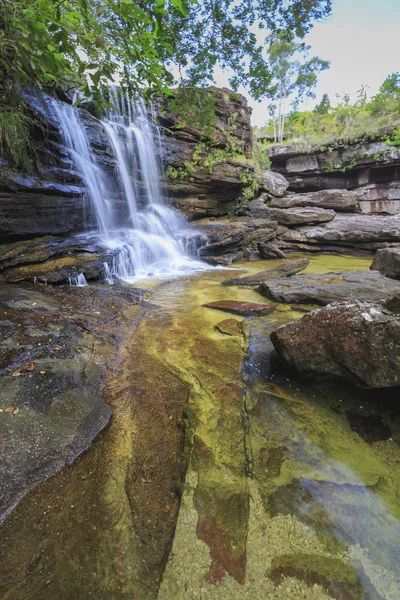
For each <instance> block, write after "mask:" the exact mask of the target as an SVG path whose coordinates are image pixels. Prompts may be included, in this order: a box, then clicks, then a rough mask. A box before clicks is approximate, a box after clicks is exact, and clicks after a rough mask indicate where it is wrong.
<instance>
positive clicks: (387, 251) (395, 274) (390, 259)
mask: <svg viewBox="0 0 400 600" xmlns="http://www.w3.org/2000/svg"><path fill="white" fill-rule="evenodd" d="M371 269H375V270H377V271H380V272H381V273H383V274H384V275H386V276H387V277H392V278H393V279H400V246H398V247H394V248H383V249H382V250H377V252H376V254H375V258H374V262H373V263H372V266H371Z"/></svg>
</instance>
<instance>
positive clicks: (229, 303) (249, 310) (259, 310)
mask: <svg viewBox="0 0 400 600" xmlns="http://www.w3.org/2000/svg"><path fill="white" fill-rule="evenodd" d="M203 306H204V307H205V308H214V309H215V310H222V311H224V312H230V313H233V314H234V315H242V316H243V317H264V316H265V315H269V314H271V313H272V312H274V310H275V308H274V307H273V306H270V305H269V304H258V303H256V302H239V301H237V300H221V301H219V302H209V303H208V304H203Z"/></svg>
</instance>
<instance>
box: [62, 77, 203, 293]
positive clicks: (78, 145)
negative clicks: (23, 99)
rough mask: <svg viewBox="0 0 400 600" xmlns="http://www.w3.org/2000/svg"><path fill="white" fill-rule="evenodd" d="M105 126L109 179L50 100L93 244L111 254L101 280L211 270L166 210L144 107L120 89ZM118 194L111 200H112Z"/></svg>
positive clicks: (66, 108)
mask: <svg viewBox="0 0 400 600" xmlns="http://www.w3.org/2000/svg"><path fill="white" fill-rule="evenodd" d="M110 94H111V98H110V99H111V102H112V104H113V105H114V107H115V108H114V109H112V110H110V111H109V112H108V114H107V116H106V117H105V118H104V119H103V125H104V129H105V132H106V134H107V136H108V140H109V144H110V148H111V149H112V154H113V158H114V160H115V166H116V168H115V172H114V173H112V172H108V171H107V170H106V169H105V167H103V166H102V165H101V164H100V162H99V160H98V159H97V157H96V154H95V152H94V151H93V149H92V148H91V145H90V141H89V138H88V135H87V132H86V130H85V127H84V125H83V123H82V122H81V120H80V118H79V112H78V111H77V109H75V108H74V107H72V106H70V105H68V104H66V103H63V102H58V101H56V100H53V101H52V106H53V109H54V111H55V113H56V115H57V119H58V122H59V124H60V130H61V132H62V135H63V138H64V142H65V145H66V147H67V149H68V150H69V151H70V153H71V155H72V158H73V160H74V162H75V164H76V167H77V170H78V171H79V174H80V175H81V177H82V179H83V181H84V182H85V184H86V188H87V194H88V199H89V201H90V205H91V207H92V208H93V212H94V215H95V218H96V223H97V234H96V243H97V244H98V245H100V246H101V247H103V248H105V249H106V250H107V251H109V253H110V255H111V257H112V258H111V259H110V261H109V262H107V263H106V264H107V267H108V268H107V267H106V266H105V280H106V281H108V282H109V283H111V282H112V281H113V280H114V278H117V279H123V280H125V281H128V282H131V283H133V282H135V281H138V280H142V279H146V278H149V277H152V278H157V279H160V278H161V279H164V278H171V277H176V276H180V275H189V274H192V273H196V272H198V271H203V270H209V269H210V268H211V267H210V266H209V265H207V264H205V263H203V262H201V261H199V260H196V254H197V247H198V243H199V239H200V235H199V234H198V233H197V232H196V231H195V230H194V229H192V228H190V227H189V226H188V224H187V222H186V220H185V218H184V217H183V216H182V215H181V214H180V213H179V212H178V211H176V210H174V209H173V208H171V207H169V206H167V205H166V203H165V200H164V197H163V193H162V190H161V186H160V181H161V173H160V167H159V160H158V156H159V153H160V152H159V150H160V149H159V148H157V145H158V144H160V143H161V136H160V131H159V129H158V128H157V126H156V124H155V121H154V119H153V118H152V116H151V115H149V114H148V112H147V109H146V107H145V104H144V102H143V101H139V102H133V101H132V100H131V99H130V98H129V97H128V96H124V95H122V94H121V92H120V90H119V89H118V88H112V89H111V91H110ZM116 191H117V197H116Z"/></svg>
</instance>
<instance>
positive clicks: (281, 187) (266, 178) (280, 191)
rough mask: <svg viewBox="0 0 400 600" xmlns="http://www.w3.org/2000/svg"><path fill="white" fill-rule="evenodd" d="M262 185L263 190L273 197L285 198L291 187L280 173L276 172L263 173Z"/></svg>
mask: <svg viewBox="0 0 400 600" xmlns="http://www.w3.org/2000/svg"><path fill="white" fill-rule="evenodd" d="M260 183H261V186H262V188H263V189H264V190H265V191H266V192H268V193H269V194H272V195H273V196H278V197H279V198H280V197H281V196H284V194H285V192H286V190H287V189H288V187H289V182H288V180H287V179H285V177H284V176H283V175H281V174H280V173H274V171H263V172H262V173H261V174H260Z"/></svg>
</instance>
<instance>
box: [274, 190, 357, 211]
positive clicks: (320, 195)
mask: <svg viewBox="0 0 400 600" xmlns="http://www.w3.org/2000/svg"><path fill="white" fill-rule="evenodd" d="M303 206H316V207H319V208H326V209H328V210H335V211H338V212H358V210H359V205H358V195H357V194H356V193H355V192H352V191H348V190H321V191H319V192H310V193H308V194H290V195H288V196H285V197H284V198H273V199H272V200H271V208H294V207H303Z"/></svg>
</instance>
